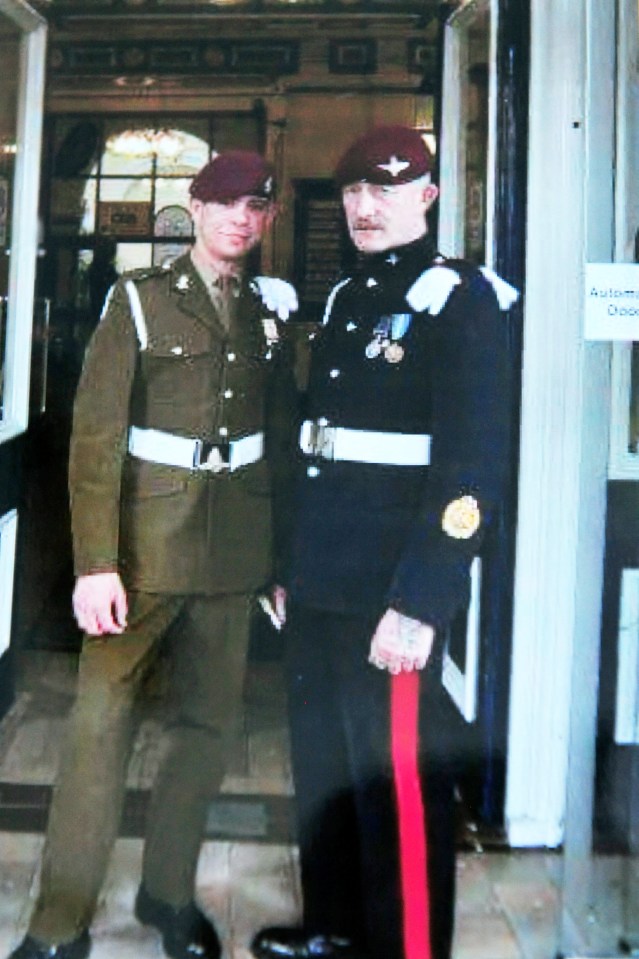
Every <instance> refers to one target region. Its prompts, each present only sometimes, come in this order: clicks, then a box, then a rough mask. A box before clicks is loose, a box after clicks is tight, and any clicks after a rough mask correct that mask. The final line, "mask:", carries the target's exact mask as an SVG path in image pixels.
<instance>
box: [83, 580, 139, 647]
mask: <svg viewBox="0 0 639 959" xmlns="http://www.w3.org/2000/svg"><path fill="white" fill-rule="evenodd" d="M73 612H74V614H75V618H76V620H77V622H78V626H79V627H80V629H82V630H84V632H85V633H89V635H91V636H104V635H107V634H112V633H122V632H124V630H125V629H126V615H127V601H126V592H125V590H124V586H123V585H122V580H121V579H120V577H119V575H118V574H117V573H89V574H88V575H86V576H78V579H77V582H76V584H75V589H74V591H73Z"/></svg>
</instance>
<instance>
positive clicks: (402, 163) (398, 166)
mask: <svg viewBox="0 0 639 959" xmlns="http://www.w3.org/2000/svg"><path fill="white" fill-rule="evenodd" d="M409 166H410V162H409V161H408V160H400V159H399V157H396V156H395V155H394V154H393V156H392V157H391V158H390V160H389V161H388V163H378V164H377V169H378V170H385V171H386V173H390V175H391V176H392V177H396V176H398V175H399V174H400V173H403V172H404V170H406V169H407V167H409Z"/></svg>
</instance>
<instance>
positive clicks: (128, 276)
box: [122, 266, 167, 283]
mask: <svg viewBox="0 0 639 959" xmlns="http://www.w3.org/2000/svg"><path fill="white" fill-rule="evenodd" d="M166 272H167V271H166V270H165V269H164V267H162V266H146V267H144V266H143V267H140V268H139V269H137V270H127V271H126V273H123V274H122V278H123V279H124V280H134V281H135V282H136V283H141V282H143V281H144V280H151V279H153V277H158V276H166Z"/></svg>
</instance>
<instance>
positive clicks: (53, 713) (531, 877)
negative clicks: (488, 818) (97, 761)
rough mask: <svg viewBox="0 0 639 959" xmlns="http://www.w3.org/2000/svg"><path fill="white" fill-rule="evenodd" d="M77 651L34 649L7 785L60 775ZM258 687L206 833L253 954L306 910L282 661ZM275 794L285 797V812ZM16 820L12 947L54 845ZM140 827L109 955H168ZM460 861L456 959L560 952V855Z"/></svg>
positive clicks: (150, 743) (105, 931) (138, 770)
mask: <svg viewBox="0 0 639 959" xmlns="http://www.w3.org/2000/svg"><path fill="white" fill-rule="evenodd" d="M73 664H74V661H73V657H72V656H70V655H69V654H60V653H59V654H52V653H43V652H31V653H29V654H27V657H26V659H25V663H24V670H23V682H22V692H21V693H20V695H19V697H18V699H17V701H16V704H15V706H14V708H13V710H12V711H11V713H10V714H9V715H8V716H7V717H6V718H5V720H4V721H3V723H2V724H0V783H1V784H5V783H10V784H13V785H14V787H15V788H22V789H23V790H27V788H28V787H31V786H33V785H34V784H37V785H46V784H50V783H51V782H52V781H53V778H54V776H55V769H56V766H57V757H58V747H59V742H60V734H61V731H62V727H63V724H64V721H65V719H64V717H65V713H66V711H67V709H68V706H69V704H70V702H71V698H72V690H73V680H74V665H73ZM245 700H246V707H245V712H244V718H243V723H242V728H241V732H240V735H239V737H238V741H237V748H236V749H235V750H234V761H233V766H232V768H231V769H230V770H229V774H228V776H227V777H226V780H225V783H224V787H223V791H224V794H225V795H224V799H225V803H226V804H224V803H222V804H218V805H217V806H215V807H214V809H213V811H212V818H211V823H210V829H209V833H208V834H209V836H212V837H215V838H213V839H211V838H209V839H207V841H206V842H205V843H204V845H203V849H202V855H201V859H200V866H199V873H198V896H199V899H200V901H201V904H202V905H203V907H204V908H205V910H206V911H207V912H209V913H210V914H211V915H212V916H214V917H215V921H216V924H217V926H218V928H219V930H220V932H221V934H222V936H223V939H224V942H225V947H226V950H227V951H226V955H225V959H247V957H248V956H249V953H248V943H249V941H250V938H251V935H252V933H253V932H254V930H255V929H256V928H259V927H261V926H262V925H264V924H272V923H280V922H283V923H290V922H294V921H295V920H296V919H297V918H298V917H299V914H300V894H299V885H298V876H297V860H296V849H295V847H294V845H292V843H291V842H290V841H288V840H287V830H288V829H289V826H290V823H289V822H288V820H287V816H286V815H282V809H284V810H285V812H287V811H288V812H290V810H289V807H290V797H291V792H292V790H291V780H290V769H289V762H288V747H287V735H286V724H285V721H284V716H283V709H282V687H281V678H280V675H279V670H278V667H277V665H276V664H272V663H262V664H254V665H253V666H252V668H251V672H250V675H249V678H248V682H247V688H246V696H245ZM159 702H160V700H159V698H158V697H157V696H155V697H154V696H153V695H152V696H151V698H150V701H149V704H148V706H147V707H146V709H145V712H144V715H143V717H142V724H141V727H140V733H139V735H138V738H137V741H136V744H135V750H134V755H133V759H132V762H131V767H130V770H129V782H128V785H129V789H130V790H132V791H136V792H139V793H140V794H145V790H146V789H147V788H148V786H149V784H150V782H151V780H152V777H153V774H154V770H155V768H156V766H157V762H158V758H159V749H160V747H159V737H158V730H159V711H160V710H159ZM1 788H2V787H1V786H0V789H1ZM1 795H2V794H1V792H0V798H1ZM6 795H7V793H6V790H5V797H6ZM240 800H241V803H244V806H243V807H242V808H240V806H241V803H240ZM277 804H279V805H277ZM272 807H273V808H277V809H279V819H277V817H274V816H273V808H272ZM238 809H239V812H238ZM9 812H10V811H9ZM5 814H6V810H5V811H4V812H3V815H5ZM125 818H126V817H125ZM276 820H277V821H276ZM3 822H4V823H5V829H6V831H4V832H1V831H0V863H1V866H2V872H1V879H0V957H3V956H4V955H5V954H6V953H7V951H8V950H9V949H10V947H12V946H13V945H14V944H15V943H16V942H17V941H18V940H19V939H20V937H21V935H22V934H23V932H24V929H25V925H26V922H27V920H28V915H29V910H30V903H31V902H32V900H33V895H34V891H35V889H36V887H37V877H38V861H39V853H40V849H41V845H42V836H41V834H40V833H37V834H36V833H32V832H25V831H22V832H18V831H14V829H15V824H14V826H11V825H9V822H10V816H9V819H6V817H5V819H3ZM129 826H130V828H129V829H128V831H127V830H124V831H125V833H126V835H127V836H132V837H134V838H121V839H119V840H118V842H117V844H116V848H115V850H114V855H113V860H112V863H111V868H110V872H109V875H108V879H107V882H106V884H105V888H104V892H103V896H102V899H101V903H100V907H99V910H98V913H97V915H96V917H95V921H94V925H93V929H92V933H93V937H94V950H93V953H92V957H95V959H147V957H148V959H151V957H156V959H157V957H158V956H160V955H161V950H160V947H159V942H158V938H157V936H156V935H155V934H154V933H153V932H152V931H149V930H147V929H144V928H142V927H141V926H139V925H138V924H137V923H136V922H135V920H134V919H133V917H132V903H133V897H134V895H135V891H136V888H137V884H138V881H139V874H140V860H141V847H142V843H141V840H140V839H139V838H137V836H138V835H139V832H138V831H136V826H135V821H133V820H132V821H131V822H130V823H129ZM21 828H23V829H24V827H21ZM458 870H459V896H458V906H457V931H456V940H455V948H454V959H553V957H554V956H555V955H556V953H557V931H556V927H557V920H558V910H559V891H558V890H559V882H560V875H561V858H560V857H559V856H558V855H556V854H552V853H544V852H510V853H505V852H496V853H487V852H485V851H482V850H480V849H478V850H477V851H475V852H468V853H462V854H461V855H460V857H459V866H458ZM611 883H613V880H612V879H611ZM602 895H603V899H602V901H607V898H609V897H608V894H607V893H604V894H602Z"/></svg>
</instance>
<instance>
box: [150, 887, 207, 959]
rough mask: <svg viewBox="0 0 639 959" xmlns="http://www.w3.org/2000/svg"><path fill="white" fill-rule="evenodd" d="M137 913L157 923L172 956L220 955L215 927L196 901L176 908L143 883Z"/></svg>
mask: <svg viewBox="0 0 639 959" xmlns="http://www.w3.org/2000/svg"><path fill="white" fill-rule="evenodd" d="M135 915H136V918H137V919H139V921H140V922H141V923H142V924H143V925H145V926H155V928H156V929H157V930H158V931H159V932H160V933H161V935H162V945H163V946H164V951H165V952H166V954H167V956H171V959H194V957H196V956H197V957H200V959H220V956H221V955H222V947H221V945H220V940H219V939H218V937H217V933H216V932H215V929H214V928H213V926H212V925H211V923H210V922H209V921H208V919H207V918H206V916H203V915H202V913H201V912H200V910H199V909H198V908H197V906H196V905H195V903H194V902H190V903H189V904H188V905H187V906H183V907H182V908H181V909H176V908H175V907H174V906H170V905H169V904H168V903H166V902H163V901H162V900H161V899H154V898H153V896H150V895H149V894H148V892H147V891H146V889H145V888H144V886H140V888H139V890H138V895H137V898H136V900H135Z"/></svg>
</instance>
